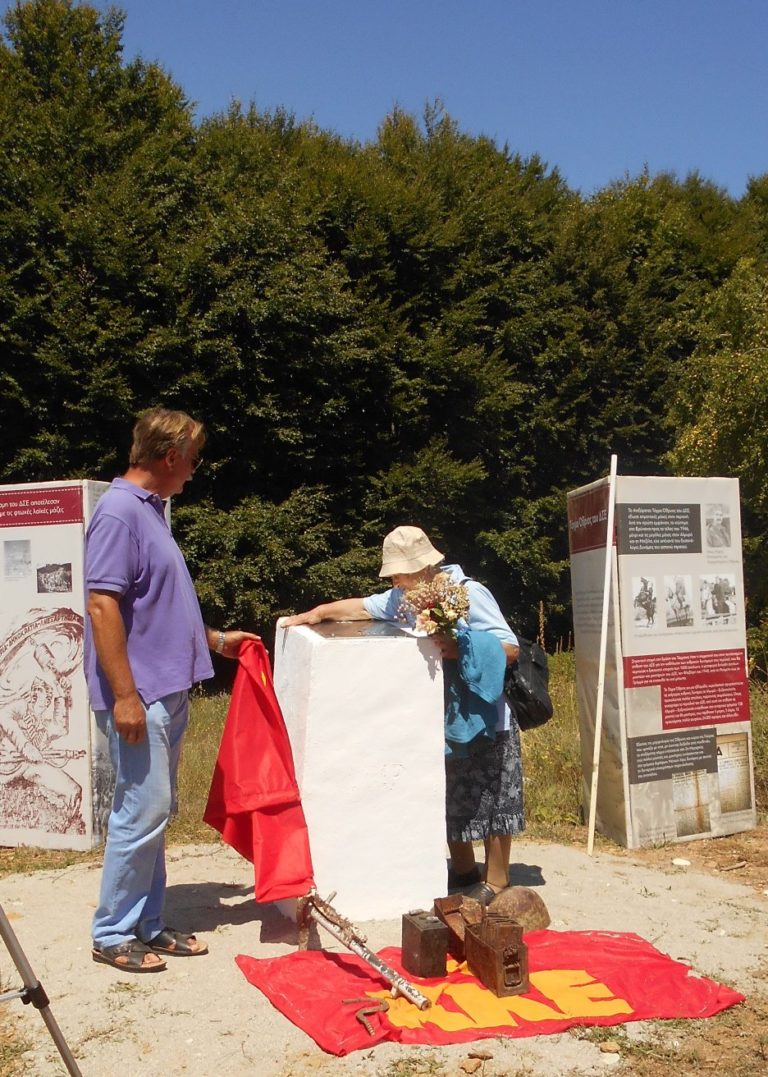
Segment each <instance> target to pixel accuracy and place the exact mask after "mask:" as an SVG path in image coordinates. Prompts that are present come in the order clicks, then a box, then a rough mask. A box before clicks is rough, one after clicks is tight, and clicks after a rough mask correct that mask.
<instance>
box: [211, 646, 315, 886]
mask: <svg viewBox="0 0 768 1077" xmlns="http://www.w3.org/2000/svg"><path fill="white" fill-rule="evenodd" d="M239 658H240V667H239V669H238V671H237V676H236V677H235V683H234V686H233V688H232V699H231V701H230V704H229V711H228V712H227V720H226V723H225V725H224V732H223V734H222V738H221V744H220V745H219V754H218V757H217V759H216V766H215V768H214V771H213V779H212V781H211V789H210V792H209V793H208V804H207V806H206V809H205V814H204V815H203V819H204V820H205V822H206V823H208V824H209V825H210V826H212V827H213V828H214V830H218V832H219V833H220V834H221V836H222V838H223V839H224V841H225V842H226V843H227V844H228V845H231V846H232V848H233V849H236V850H237V851H238V853H240V855H241V856H244V857H245V858H246V860H250V861H251V862H252V863H253V867H254V877H255V885H254V894H255V897H256V900H257V901H279V900H280V899H281V898H289V897H300V896H301V895H302V894H306V893H307V891H308V890H309V889H311V887H312V886H313V885H314V883H313V878H312V860H311V857H310V852H309V834H308V833H307V824H306V821H305V819H304V812H303V810H302V807H301V798H300V796H299V788H298V785H297V784H296V773H295V771H294V768H293V755H292V754H291V745H290V741H289V740H288V733H287V731H286V728H285V723H284V721H283V716H282V714H281V712H280V705H279V704H278V702H277V699H276V697H275V690H274V687H273V685H272V671H271V670H270V666H269V656H268V655H267V652H266V650H265V648H264V645H263V644H262V643H261V642H256V641H252V640H248V641H246V642H245V643H244V644H243V645H242V647H241V648H240V655H239Z"/></svg>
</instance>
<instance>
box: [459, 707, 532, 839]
mask: <svg viewBox="0 0 768 1077" xmlns="http://www.w3.org/2000/svg"><path fill="white" fill-rule="evenodd" d="M473 748H474V750H473ZM445 817H446V829H447V837H448V841H483V840H484V839H485V838H489V837H491V835H493V834H519V833H521V831H523V830H525V814H524V811H523V764H522V759H521V756H520V733H519V731H518V729H517V726H516V725H515V726H513V728H512V729H510V730H509V732H506V733H497V734H496V739H495V740H494V741H490V740H488V739H487V738H486V737H478V738H477V741H476V742H473V745H472V746H470V754H469V755H468V756H467V757H466V758H464V759H456V758H452V759H446V761H445Z"/></svg>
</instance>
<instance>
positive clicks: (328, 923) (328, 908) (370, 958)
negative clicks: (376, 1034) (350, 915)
mask: <svg viewBox="0 0 768 1077" xmlns="http://www.w3.org/2000/svg"><path fill="white" fill-rule="evenodd" d="M296 918H297V922H298V926H299V945H300V947H301V948H302V949H306V946H307V940H308V938H309V921H310V920H314V922H315V923H316V924H319V926H320V927H323V928H325V930H326V931H327V932H328V933H329V934H331V935H333V937H334V938H335V939H338V941H339V942H340V943H342V945H343V946H346V947H347V949H348V950H351V951H352V953H353V954H356V955H357V956H358V957H360V958H362V959H363V961H366V962H367V963H368V964H369V965H370V966H371V968H373V969H375V970H376V972H378V974H379V976H381V977H382V978H383V979H385V980H386V981H387V983H388V984H390V985H391V988H392V997H393V998H395V997H397V995H402V996H403V998H407V999H408V1001H409V1002H412V1003H413V1004H414V1006H418V1008H419V1009H420V1010H427V1009H429V1007H430V1006H431V1002H430V1001H429V999H428V998H427V997H426V996H425V995H422V993H421V992H420V991H419V990H418V989H417V988H416V987H414V985H413V984H412V983H409V982H408V980H406V979H405V977H404V976H401V975H400V973H399V972H395V970H394V969H392V968H390V967H389V965H387V964H386V963H385V962H384V961H382V960H381V958H380V957H379V956H378V954H375V953H374V952H373V951H372V950H369V949H368V947H367V946H366V945H365V941H366V940H365V935H363V934H361V933H360V932H359V931H358V929H357V928H356V927H355V925H354V924H353V923H352V922H351V921H350V920H347V919H345V917H343V916H341V914H340V913H338V912H336V910H335V909H334V907H333V906H332V905H331V904H330V902H329V901H323V899H322V898H321V897H320V895H319V894H318V893H317V892H316V891H315V890H311V891H310V892H309V893H308V894H306V895H305V896H304V897H303V898H300V899H299V901H298V902H297V906H296ZM302 944H303V945H302Z"/></svg>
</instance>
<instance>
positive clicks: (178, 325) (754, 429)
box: [0, 0, 768, 638]
mask: <svg viewBox="0 0 768 1077" xmlns="http://www.w3.org/2000/svg"><path fill="white" fill-rule="evenodd" d="M122 27H123V16H122V15H121V14H120V13H119V12H115V11H111V12H109V13H107V14H102V13H99V12H98V11H96V10H95V9H93V8H91V7H88V6H87V5H82V6H76V5H75V4H74V3H72V2H71V0H28V2H25V3H21V4H19V5H17V6H16V7H15V8H14V9H12V10H11V11H10V13H9V14H8V15H7V17H6V36H5V40H4V42H3V43H2V45H0V77H1V78H2V84H3V94H2V97H0V348H1V349H2V362H1V365H0V428H1V429H2V431H3V437H2V441H1V442H0V481H3V482H20V481H33V480H42V479H52V478H61V477H63V476H88V477H99V478H110V477H111V476H112V475H113V474H115V473H116V472H117V471H118V470H119V469H120V468H121V467H122V465H123V463H124V460H125V449H126V442H127V439H128V437H129V433H130V430H129V428H130V417H131V416H132V415H133V414H134V413H135V412H137V411H138V410H140V409H141V408H143V407H146V406H149V405H151V404H154V403H157V402H162V403H164V404H166V405H168V406H171V407H174V406H178V407H183V408H185V409H186V410H188V411H190V412H191V413H192V414H194V415H196V416H198V417H200V418H202V419H203V420H204V421H205V422H206V424H207V425H208V428H209V430H210V434H211V437H210V442H209V445H208V447H207V450H206V464H205V467H204V468H203V469H201V471H200V472H199V474H198V476H197V477H196V479H195V482H194V484H193V485H191V486H190V487H189V488H188V491H186V492H185V494H184V497H183V499H182V500H181V501H180V503H179V505H178V506H177V507H176V509H175V521H176V527H177V531H178V534H179V536H180V540H181V543H182V545H183V547H184V549H185V552H186V554H187V556H188V559H189V562H190V564H191V567H192V569H193V572H194V574H195V575H196V577H197V579H198V582H199V588H200V594H201V598H202V601H203V605H204V607H205V609H206V611H207V612H209V614H210V616H211V617H212V618H213V619H214V620H215V622H216V623H234V622H235V621H237V622H240V623H242V624H243V625H244V626H249V625H250V626H255V627H257V628H259V629H261V630H268V628H269V624H270V622H271V621H272V619H273V618H274V617H275V616H276V615H277V614H278V613H280V612H284V611H286V610H288V609H289V608H295V607H297V606H301V605H304V604H306V603H311V602H314V601H316V600H319V599H321V598H331V597H341V596H342V595H345V594H349V593H360V592H361V591H366V590H369V589H374V588H375V587H376V586H377V581H376V577H375V569H376V562H377V551H378V547H379V543H380V540H381V537H382V535H383V533H384V532H385V531H386V530H388V529H389V528H390V527H392V526H395V525H396V524H398V523H403V522H413V523H419V524H421V525H422V526H424V527H425V528H426V529H427V530H428V532H429V533H430V535H431V536H432V538H433V540H434V542H435V544H436V545H438V546H439V547H440V548H442V549H444V550H445V551H446V553H447V554H448V555H449V556H450V557H451V559H456V560H459V561H461V562H462V563H463V565H464V567H465V569H467V570H468V571H469V572H471V573H473V574H476V575H478V576H479V577H480V578H482V579H484V580H485V581H486V582H488V583H489V584H490V585H491V586H492V588H493V589H494V591H495V592H496V593H497V594H498V596H499V598H500V600H501V602H502V605H503V607H504V608H505V610H506V611H507V613H508V614H509V615H510V616H511V617H512V618H513V620H514V621H515V623H517V624H518V625H519V626H520V627H521V628H522V629H523V630H525V631H527V632H528V633H531V632H533V631H535V627H536V623H537V621H536V618H537V611H538V608H539V603H540V602H543V603H544V606H545V610H546V614H547V618H548V625H549V634H550V638H552V636H557V635H565V634H567V631H568V621H569V618H568V576H567V538H566V529H565V526H564V505H565V491H566V490H567V489H569V488H571V487H573V486H575V485H578V484H581V483H583V482H588V481H591V480H592V479H594V478H596V477H598V476H599V475H601V474H603V473H604V472H605V471H606V469H607V464H608V459H609V456H610V453H611V452H616V453H617V454H618V456H619V466H620V471H621V473H622V474H632V473H660V472H664V471H669V470H670V469H675V468H676V469H680V470H681V471H688V472H693V473H701V474H707V473H717V474H738V475H740V476H741V477H742V479H743V481H744V494H745V501H746V521H745V522H746V530H747V536H748V544H751V545H750V546H749V550H750V556H751V557H752V561H753V562H754V561H755V558H756V557H757V555H758V539H759V537H760V536H762V535H763V534H764V533H765V530H766V528H767V527H768V508H766V495H765V490H766V484H765V478H766V444H765V438H766V419H765V407H764V405H765V396H766V392H768V389H767V388H766V386H767V384H768V368H767V367H766V344H765V341H766V333H767V332H768V329H767V328H766V327H767V326H768V322H767V321H766V294H767V292H766V256H768V177H763V178H761V179H755V180H753V181H752V182H751V184H750V187H749V190H748V192H747V194H746V195H745V197H744V198H743V199H741V200H734V199H732V198H730V197H729V196H728V195H727V194H726V193H725V192H724V191H722V190H720V189H718V188H717V187H715V186H714V185H712V184H711V183H708V182H707V181H706V180H704V179H702V178H701V177H699V176H697V175H691V176H689V177H687V178H686V179H685V180H683V181H679V180H677V179H675V178H674V177H672V176H669V175H665V174H662V175H658V176H651V175H648V174H643V175H640V176H638V177H634V178H627V179H625V180H623V181H622V182H620V183H616V184H613V185H611V186H610V187H609V188H607V189H605V190H603V191H600V192H598V193H596V194H595V195H593V196H591V197H588V198H585V197H582V196H581V195H580V194H578V193H577V192H575V191H572V190H570V189H569V188H568V187H567V185H566V184H565V183H564V182H563V180H562V179H561V177H560V176H559V175H558V173H557V171H556V170H551V169H547V168H546V167H545V166H544V165H543V163H542V162H541V161H540V160H539V159H537V158H536V157H532V158H522V157H520V156H519V155H518V154H516V153H514V152H512V151H511V150H509V149H508V148H506V147H498V146H497V145H495V144H494V143H493V142H492V141H490V140H488V139H486V138H482V137H474V136H470V135H467V134H465V133H463V132H462V131H461V130H459V128H458V127H457V125H456V124H455V123H454V121H453V120H452V119H451V118H450V117H449V116H447V115H446V114H445V113H444V111H443V110H442V109H441V108H440V106H439V105H434V106H431V107H429V108H427V109H426V111H425V115H424V117H423V118H422V119H421V120H420V121H419V120H417V119H416V118H414V117H413V116H410V115H406V114H404V113H402V112H400V111H395V112H393V113H392V114H391V115H389V116H387V117H386V118H384V119H383V121H382V124H381V127H380V129H379V132H378V135H377V138H376V140H375V141H373V142H371V143H370V144H366V145H359V144H357V143H353V142H349V141H345V140H342V139H340V138H338V137H335V136H334V135H333V134H331V133H329V132H325V131H322V130H319V129H317V128H316V127H315V126H313V125H312V124H310V123H299V122H297V121H296V120H295V119H294V118H293V117H292V116H290V115H287V114H285V113H283V112H281V111H276V112H270V113H265V112H260V111H259V110H257V109H256V108H255V107H253V106H251V107H249V108H247V109H243V108H240V107H233V108H232V109H231V110H230V111H229V113H228V114H226V115H218V116H214V117H211V118H208V119H206V120H205V121H204V122H202V123H201V124H195V123H194V121H193V118H192V113H191V110H190V107H189V105H188V102H187V101H186V99H185V96H184V93H183V90H182V89H181V88H180V87H178V86H177V85H175V84H174V83H173V81H172V80H171V79H170V78H169V77H168V76H167V75H166V74H165V73H164V72H163V71H162V70H161V69H159V68H158V67H157V66H156V65H153V64H146V63H144V62H142V61H140V60H135V61H132V62H130V63H127V62H125V61H124V59H123V57H122V51H121V33H122ZM723 410H724V411H725V412H727V415H726V417H725V421H722V419H723V416H722V412H723ZM756 416H757V418H756ZM757 576H758V574H757V573H754V572H753V578H754V579H756V578H757ZM766 604H768V594H766V592H765V590H764V589H763V590H761V591H757V590H756V591H755V593H754V597H753V603H752V607H751V615H752V616H753V618H754V619H755V620H759V619H760V614H761V611H762V609H763V608H764V607H765V606H766Z"/></svg>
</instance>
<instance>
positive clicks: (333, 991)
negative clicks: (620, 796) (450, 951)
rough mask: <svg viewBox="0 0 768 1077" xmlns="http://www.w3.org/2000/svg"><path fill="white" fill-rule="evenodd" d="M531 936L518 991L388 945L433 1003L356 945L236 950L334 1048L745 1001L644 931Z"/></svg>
mask: <svg viewBox="0 0 768 1077" xmlns="http://www.w3.org/2000/svg"><path fill="white" fill-rule="evenodd" d="M525 941H526V942H527V944H528V947H529V963H530V980H531V986H530V989H529V991H528V992H526V994H524V995H515V996H512V997H511V998H497V997H496V996H495V995H494V994H493V992H491V991H489V990H488V989H487V988H485V987H483V985H482V984H481V983H480V982H479V980H477V979H476V978H475V977H474V976H472V975H471V973H469V972H468V971H467V966H466V964H465V963H462V964H461V965H457V964H456V962H450V963H449V971H448V974H447V975H446V976H444V977H442V978H435V979H420V978H418V977H415V976H412V975H410V974H409V973H407V972H405V971H404V970H403V968H402V965H401V964H400V950H399V949H398V948H396V947H386V948H385V949H383V950H381V951H380V955H381V957H382V959H383V960H384V961H385V962H386V963H387V964H388V965H390V966H391V967H392V968H394V969H396V970H397V971H398V972H401V973H402V974H403V975H404V976H405V977H406V978H407V979H409V980H411V981H413V982H414V983H415V984H416V985H417V986H418V988H419V990H420V991H422V992H423V994H425V995H426V996H427V997H428V998H429V999H430V1001H431V1003H432V1006H431V1008H430V1009H428V1010H417V1009H416V1007H415V1006H413V1005H411V1003H409V1002H407V1001H406V1000H405V999H402V998H398V999H392V998H391V997H390V993H389V985H388V984H386V983H385V982H384V980H382V979H381V978H380V977H378V976H377V975H376V973H375V972H374V971H373V969H372V968H371V967H370V965H367V964H366V963H365V962H364V961H362V960H361V959H360V958H358V957H354V956H353V955H351V954H335V953H325V952H323V951H318V950H312V951H300V952H298V953H295V954H288V955H286V956H284V957H277V958H265V959H256V958H253V957H246V956H244V955H242V954H241V955H240V956H238V957H237V958H236V960H237V963H238V965H239V966H240V968H241V970H242V972H243V974H244V975H245V977H246V979H247V980H248V981H249V982H250V983H252V984H254V986H256V987H258V988H259V989H260V990H261V991H263V993H264V994H265V995H266V996H267V998H268V999H269V1000H270V1002H271V1003H272V1005H273V1006H275V1007H276V1008H277V1009H278V1010H280V1012H281V1013H283V1014H285V1016H286V1017H287V1018H289V1020H291V1021H293V1023H294V1024H296V1025H298V1026H299V1028H302V1029H303V1030H304V1031H305V1032H306V1033H308V1035H310V1036H311V1037H312V1038H313V1039H314V1040H315V1042H316V1043H317V1044H318V1045H319V1046H320V1047H322V1048H323V1050H325V1051H329V1052H330V1053H332V1054H335V1055H345V1054H348V1053H349V1052H350V1051H356V1050H360V1049H361V1048H364V1047H371V1046H373V1045H374V1044H376V1043H381V1042H383V1041H385V1040H393V1041H395V1042H398V1043H408V1044H412V1043H431V1044H446V1043H466V1042H468V1041H471V1040H478V1039H485V1038H487V1037H492V1036H507V1037H523V1036H536V1035H540V1034H542V1033H554V1032H564V1031H565V1030H566V1029H568V1028H571V1027H572V1026H574V1025H616V1024H620V1023H623V1022H625V1021H641V1020H647V1019H650V1018H675V1017H676V1018H680V1017H689V1018H701V1017H711V1016H713V1015H714V1014H716V1013H720V1011H721V1010H725V1009H727V1008H728V1007H729V1006H733V1005H735V1004H736V1003H737V1002H743V1001H744V996H743V995H740V994H739V993H738V992H737V991H733V990H731V988H729V987H725V986H723V985H722V984H718V983H715V982H714V981H713V980H708V979H705V978H703V977H698V976H694V975H692V974H691V970H690V968H689V967H688V966H687V965H684V964H682V963H681V962H679V961H674V960H673V959H672V958H671V957H669V956H667V955H666V954H662V953H660V952H659V951H658V950H656V949H655V948H654V947H653V946H651V944H650V943H648V942H646V941H645V940H644V939H641V938H640V937H639V936H638V935H633V934H623V933H616V932H609V931H563V932H559V931H533V932H531V933H530V934H528V935H527V936H526V939H525ZM364 995H365V996H369V997H370V998H371V1001H372V1002H376V1000H378V999H386V1000H388V1002H389V1009H388V1011H387V1012H385V1013H372V1014H370V1015H369V1018H368V1019H369V1021H370V1022H371V1024H372V1025H373V1029H374V1035H373V1036H369V1035H368V1033H367V1032H366V1030H365V1029H364V1028H363V1027H362V1026H361V1025H360V1023H359V1022H358V1021H357V1020H356V1017H355V1015H356V1012H357V1010H358V1009H359V1006H360V1004H359V1003H358V1004H357V1005H349V1004H346V1005H345V1004H344V999H358V998H360V997H361V996H364Z"/></svg>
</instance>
